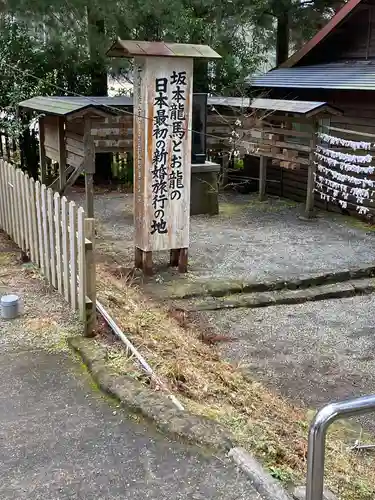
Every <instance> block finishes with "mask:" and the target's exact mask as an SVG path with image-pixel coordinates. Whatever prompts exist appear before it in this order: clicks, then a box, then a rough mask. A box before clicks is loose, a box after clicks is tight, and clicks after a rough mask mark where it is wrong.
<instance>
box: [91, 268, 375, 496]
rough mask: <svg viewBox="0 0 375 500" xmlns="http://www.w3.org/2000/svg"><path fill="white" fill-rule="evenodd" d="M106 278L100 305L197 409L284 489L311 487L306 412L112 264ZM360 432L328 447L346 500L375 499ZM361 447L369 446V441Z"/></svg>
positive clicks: (371, 463)
mask: <svg viewBox="0 0 375 500" xmlns="http://www.w3.org/2000/svg"><path fill="white" fill-rule="evenodd" d="M98 278H99V279H98V285H99V290H98V292H99V298H100V300H101V301H102V302H103V303H104V304H105V306H106V307H107V308H108V310H109V311H110V313H111V314H112V315H113V316H114V317H115V318H116V320H117V322H118V324H119V326H120V327H121V328H122V329H123V330H124V332H126V333H128V334H129V337H130V338H131V339H132V341H133V342H134V343H135V345H136V346H137V348H138V349H139V350H140V351H141V352H142V354H143V355H144V356H145V357H146V358H147V360H148V361H149V363H150V364H151V366H153V368H154V369H155V370H156V372H157V374H158V375H159V376H161V377H162V378H163V379H164V380H165V381H167V383H168V385H169V387H170V388H171V389H172V390H173V391H174V392H175V394H176V395H177V396H178V397H179V398H180V399H181V400H183V402H184V404H185V405H186V406H187V407H188V408H189V409H191V410H192V411H193V412H195V413H197V414H201V415H206V416H208V417H210V418H213V419H215V420H217V421H219V422H221V423H222V424H223V425H225V426H227V427H228V428H229V429H230V430H231V431H232V432H233V434H234V435H235V437H236V439H237V440H238V442H239V443H240V444H241V445H243V446H244V447H245V448H247V449H249V450H251V451H252V452H254V454H255V455H256V456H257V457H259V458H260V459H261V460H262V461H263V463H264V464H265V465H266V466H267V467H268V469H269V470H270V471H271V472H272V474H273V475H274V476H275V477H277V478H279V479H281V480H282V481H283V482H284V483H288V481H290V480H293V481H294V482H303V480H304V478H305V474H306V451H307V441H306V437H307V429H308V420H309V416H308V414H307V412H306V410H303V409H301V408H296V407H294V406H292V405H291V404H290V403H289V402H288V401H286V400H284V399H282V398H281V397H280V396H278V395H275V394H273V393H271V392H270V391H269V390H267V389H266V388H265V387H263V386H262V385H261V384H260V383H258V382H254V381H251V380H249V379H247V378H246V377H245V376H244V375H243V374H242V373H241V372H240V370H238V369H236V368H235V367H233V366H232V365H231V364H229V363H227V362H225V361H223V360H222V359H221V358H220V356H219V355H218V353H217V352H216V349H215V348H214V347H212V346H211V347H210V346H208V345H205V344H204V343H202V342H201V341H200V340H199V337H200V335H201V333H200V332H199V331H198V326H194V325H188V326H186V325H185V327H184V326H182V323H183V322H181V320H180V318H178V317H176V316H173V315H171V314H169V313H168V311H166V310H163V309H161V308H160V307H158V306H156V305H155V304H153V303H152V302H151V301H150V299H148V298H147V299H146V298H145V297H144V296H143V295H142V293H141V292H140V291H139V290H138V289H137V288H135V287H133V286H129V284H127V283H126V282H125V280H121V281H120V280H119V279H118V278H116V277H115V276H114V275H113V273H111V272H110V270H109V268H107V267H106V266H105V265H104V264H103V265H100V266H99V269H98ZM122 355H124V354H122ZM120 358H121V353H119V352H118V350H117V352H116V355H115V359H116V366H117V368H119V367H120V368H121V367H122V368H123V369H124V371H127V369H128V365H127V364H125V365H122V362H121V361H120ZM124 363H126V362H125V361H124ZM310 417H311V415H310ZM360 432H361V431H360V430H353V428H349V427H346V426H345V427H344V426H343V425H341V426H338V425H336V426H334V428H333V430H332V431H331V433H330V436H329V439H328V446H327V467H326V470H327V474H326V484H327V486H328V487H329V488H331V489H332V491H334V492H335V493H337V494H339V496H340V498H341V499H342V500H370V499H371V500H372V499H373V498H374V496H375V487H374V485H375V455H371V454H370V453H368V454H367V455H365V454H358V453H354V452H351V451H349V450H348V449H347V447H348V445H349V444H353V442H354V440H355V439H358V438H359V433H360ZM361 440H362V441H365V440H366V439H365V438H364V436H362V437H361Z"/></svg>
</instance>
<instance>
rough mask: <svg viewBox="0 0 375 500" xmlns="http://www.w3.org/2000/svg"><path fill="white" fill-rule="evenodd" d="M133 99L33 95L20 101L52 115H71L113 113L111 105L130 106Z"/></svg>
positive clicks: (24, 105)
mask: <svg viewBox="0 0 375 500" xmlns="http://www.w3.org/2000/svg"><path fill="white" fill-rule="evenodd" d="M132 102H133V100H132V99H131V98H129V97H122V96H121V97H69V96H53V97H44V96H39V97H32V98H31V99H27V100H26V101H22V102H20V103H19V106H20V107H21V108H25V109H31V110H35V111H42V112H44V113H48V114H51V115H58V116H69V115H72V114H74V113H78V112H82V111H85V110H90V111H92V112H93V113H103V112H104V111H105V112H107V113H109V114H113V113H114V110H111V109H110V108H109V106H110V107H114V108H115V107H119V106H129V105H132Z"/></svg>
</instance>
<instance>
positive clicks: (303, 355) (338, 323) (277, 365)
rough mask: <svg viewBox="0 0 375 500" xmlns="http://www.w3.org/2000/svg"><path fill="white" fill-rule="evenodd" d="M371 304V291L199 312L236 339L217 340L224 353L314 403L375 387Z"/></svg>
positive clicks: (306, 402)
mask: <svg viewBox="0 0 375 500" xmlns="http://www.w3.org/2000/svg"><path fill="white" fill-rule="evenodd" d="M374 305H375V298H374V296H373V295H371V296H365V297H360V296H357V297H352V298H345V299H337V300H329V301H322V302H306V303H304V304H299V305H290V306H275V307H267V308H262V309H252V310H249V309H237V310H227V311H219V312H215V313H200V316H201V318H202V319H204V320H205V321H208V322H209V323H210V324H211V325H212V327H213V328H215V330H216V331H218V332H220V333H222V334H225V335H228V336H230V337H232V338H236V339H238V340H237V341H235V342H231V343H228V344H223V345H222V346H221V350H222V354H223V355H224V356H225V357H226V358H228V359H229V360H231V361H233V362H235V363H238V364H240V365H241V366H242V367H243V368H246V369H248V370H250V372H251V374H252V376H254V375H255V376H256V377H258V378H259V380H261V381H263V382H265V383H266V385H268V386H269V387H272V388H276V389H277V390H278V391H279V392H281V393H282V394H284V395H285V396H288V397H289V398H291V399H292V400H294V401H296V402H297V403H302V404H304V405H308V406H310V407H313V408H315V407H317V406H320V405H322V404H325V403H327V402H330V401H333V400H341V399H345V398H347V397H352V396H355V397H357V396H360V395H364V394H372V393H374V392H375V350H374V347H375V336H374V324H375V310H374ZM373 429H374V430H375V422H373Z"/></svg>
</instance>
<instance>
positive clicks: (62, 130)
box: [58, 116, 66, 191]
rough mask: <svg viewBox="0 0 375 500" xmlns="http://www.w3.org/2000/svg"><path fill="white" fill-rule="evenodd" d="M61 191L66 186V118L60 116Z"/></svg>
mask: <svg viewBox="0 0 375 500" xmlns="http://www.w3.org/2000/svg"><path fill="white" fill-rule="evenodd" d="M58 125H59V191H61V190H62V189H64V187H65V184H66V144H65V117H64V116H59V123H58Z"/></svg>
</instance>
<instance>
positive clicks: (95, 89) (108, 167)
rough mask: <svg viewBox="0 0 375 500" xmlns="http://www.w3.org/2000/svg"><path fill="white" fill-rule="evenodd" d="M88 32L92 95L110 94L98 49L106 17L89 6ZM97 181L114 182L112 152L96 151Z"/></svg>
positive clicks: (95, 177)
mask: <svg viewBox="0 0 375 500" xmlns="http://www.w3.org/2000/svg"><path fill="white" fill-rule="evenodd" d="M87 19H88V24H89V26H88V33H89V37H88V38H89V46H90V59H91V95H92V96H106V95H108V80H107V69H106V67H105V64H104V61H103V59H102V57H101V55H100V52H99V50H98V44H99V43H100V38H101V36H103V35H105V24H104V19H98V18H97V16H96V14H95V12H94V11H93V10H91V9H90V8H87ZM94 180H95V183H97V184H99V183H105V184H108V183H110V182H112V180H113V176H112V153H96V155H95V176H94Z"/></svg>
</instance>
